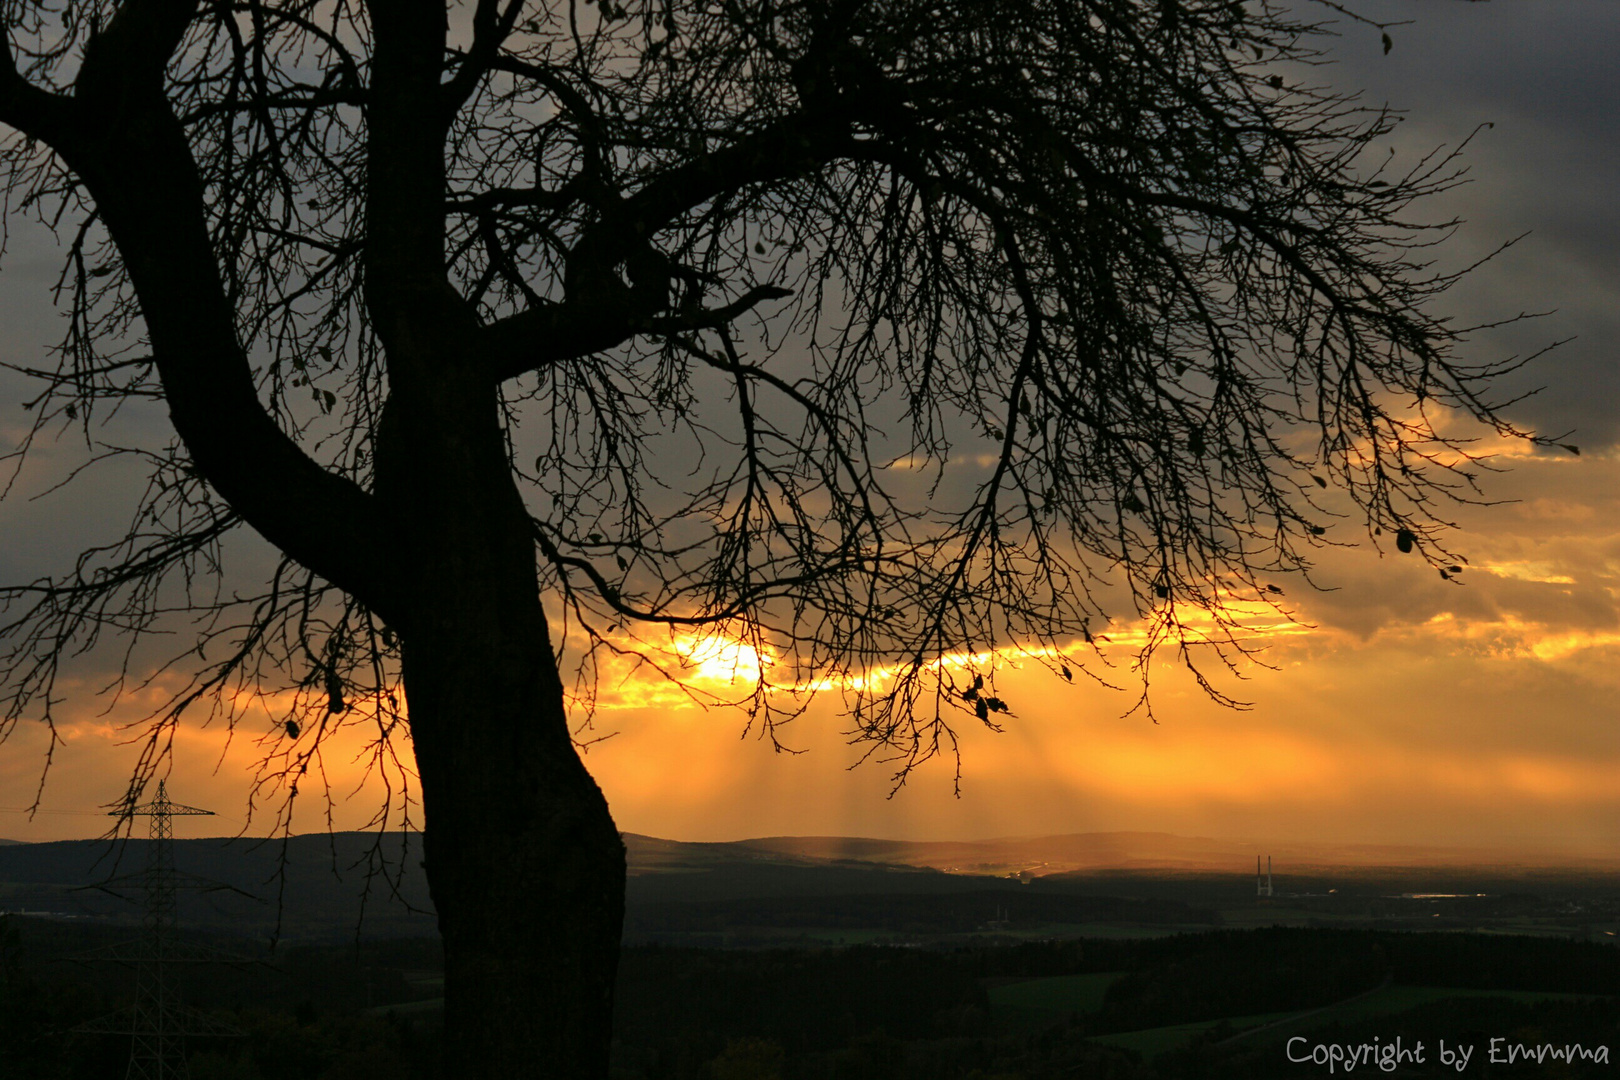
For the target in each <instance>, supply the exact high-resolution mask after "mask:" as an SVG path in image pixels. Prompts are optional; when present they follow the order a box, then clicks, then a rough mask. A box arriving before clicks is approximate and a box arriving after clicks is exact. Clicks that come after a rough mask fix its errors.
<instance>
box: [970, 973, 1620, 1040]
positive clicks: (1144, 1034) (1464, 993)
mask: <svg viewBox="0 0 1620 1080" xmlns="http://www.w3.org/2000/svg"><path fill="white" fill-rule="evenodd" d="M1097 977H1098V976H1085V975H1081V976H1075V978H1081V979H1084V978H1097ZM1109 978H1110V979H1113V978H1118V976H1117V975H1116V976H1109ZM1060 981H1063V980H1059V979H1037V980H1034V982H1036V983H1041V982H1060ZM1025 985H1030V984H1025V983H1019V984H1016V985H1014V986H1006V987H999V988H998V989H1000V990H1016V989H1020V988H1021V987H1023V986H1025ZM1105 986H1106V984H1105ZM1097 993H1098V1000H1099V1002H1100V1001H1101V994H1102V991H1101V990H1098V992H1097ZM1594 996H1596V995H1592V994H1563V993H1554V992H1552V991H1542V990H1469V989H1459V988H1456V987H1449V986H1387V987H1384V988H1382V989H1379V990H1375V991H1373V992H1372V993H1370V994H1367V995H1365V996H1362V997H1356V998H1353V999H1350V1000H1348V1001H1345V1002H1343V1003H1341V1004H1338V1005H1329V1006H1327V1007H1326V1008H1322V1009H1315V1010H1306V1011H1304V1012H1279V1013H1256V1014H1254V1015H1250V1016H1231V1017H1224V1018H1222V1019H1217V1020H1203V1021H1199V1022H1198V1023H1193V1024H1174V1025H1171V1026H1169V1027H1159V1028H1147V1029H1144V1030H1141V1031H1124V1032H1120V1033H1118V1034H1115V1035H1099V1036H1097V1037H1096V1039H1095V1040H1094V1041H1096V1042H1101V1043H1107V1044H1109V1045H1110V1046H1119V1047H1123V1048H1124V1049H1127V1050H1135V1051H1136V1052H1137V1053H1139V1054H1141V1055H1142V1056H1143V1057H1144V1058H1147V1059H1151V1058H1152V1057H1153V1056H1154V1055H1155V1054H1162V1053H1164V1052H1165V1051H1167V1050H1173V1049H1175V1048H1176V1047H1177V1046H1180V1045H1182V1044H1183V1043H1185V1042H1187V1041H1188V1040H1190V1039H1194V1038H1196V1037H1197V1036H1199V1035H1201V1034H1203V1033H1204V1032H1206V1031H1208V1030H1209V1029H1210V1028H1212V1027H1215V1026H1216V1025H1217V1024H1220V1023H1222V1022H1223V1021H1224V1022H1225V1023H1227V1024H1230V1025H1231V1027H1232V1028H1233V1029H1234V1031H1236V1032H1239V1033H1241V1032H1242V1031H1245V1030H1248V1029H1252V1028H1257V1027H1261V1026H1264V1025H1267V1024H1276V1025H1277V1026H1276V1027H1275V1028H1273V1029H1272V1030H1271V1032H1269V1033H1268V1035H1267V1037H1272V1036H1276V1037H1281V1036H1285V1035H1288V1034H1292V1033H1295V1032H1299V1031H1305V1030H1309V1029H1310V1028H1313V1027H1317V1026H1320V1025H1322V1024H1334V1023H1343V1022H1345V1021H1357V1020H1368V1019H1372V1018H1373V1017H1378V1016H1388V1015H1390V1014H1393V1013H1399V1012H1405V1011H1406V1010H1408V1009H1413V1008H1417V1007H1418V1006H1420V1005H1427V1004H1428V1003H1430V1002H1432V1001H1441V1000H1444V999H1445V998H1456V997H1497V998H1507V999H1509V1000H1511V1001H1524V1002H1537V1001H1590V1000H1592V998H1593V997H1594ZM991 1001H992V1002H994V1001H995V991H992V992H991ZM998 1015H999V1010H998ZM1053 1015H1054V1018H1055V1017H1056V1015H1057V1014H1053ZM1291 1017H1292V1018H1294V1019H1293V1020H1292V1021H1290V1018H1291ZM1278 1021H1284V1022H1283V1023H1278Z"/></svg>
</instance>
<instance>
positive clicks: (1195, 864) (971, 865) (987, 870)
mask: <svg viewBox="0 0 1620 1080" xmlns="http://www.w3.org/2000/svg"><path fill="white" fill-rule="evenodd" d="M625 843H626V844H627V846H628V847H629V849H630V864H631V872H632V873H637V872H640V873H658V872H661V871H675V870H686V871H691V870H696V869H702V868H705V867H708V866H712V865H719V864H722V863H738V862H747V861H748V860H750V859H753V860H763V861H775V862H780V863H784V864H792V863H795V862H798V863H802V864H806V865H809V864H822V865H828V864H830V865H842V866H870V865H884V866H890V867H911V868H915V869H923V868H927V869H933V870H939V871H944V872H946V873H952V874H976V875H990V876H998V877H1005V876H1008V875H1011V874H1017V873H1021V872H1022V873H1024V874H1025V875H1026V876H1033V877H1046V876H1050V875H1054V874H1065V873H1074V872H1080V871H1099V870H1172V871H1211V872H1220V873H1232V872H1242V871H1243V869H1244V868H1245V867H1247V866H1252V865H1253V863H1254V860H1255V858H1256V856H1262V857H1263V856H1268V855H1269V856H1271V858H1272V860H1273V863H1274V865H1276V866H1277V867H1278V868H1279V869H1281V868H1283V867H1285V866H1286V867H1288V868H1290V869H1294V870H1299V869H1305V868H1310V869H1329V868H1349V867H1414V868H1416V867H1453V868H1456V867H1470V868H1483V867H1490V868H1495V869H1515V868H1518V869H1524V868H1538V867H1539V868H1560V869H1590V870H1605V871H1610V872H1613V871H1620V854H1617V856H1616V857H1614V858H1610V859H1600V860H1594V859H1590V858H1584V857H1582V856H1580V855H1578V854H1575V853H1572V852H1566V851H1559V850H1556V849H1548V850H1544V851H1538V852H1536V853H1534V854H1525V853H1522V852H1515V853H1503V852H1499V851H1493V850H1491V849H1487V848H1466V847H1439V846H1419V845H1398V844H1333V843H1318V844H1310V843H1299V842H1291V843H1285V842H1265V841H1234V840H1216V839H1212V838H1209V837H1202V836H1177V835H1174V834H1171V833H1160V832H1107V833H1071V834H1068V835H1064V836H1021V837H1004V838H1000V839H993V840H968V841H917V840H876V839H870V838H866V837H851V836H772V837H762V838H759V839H754V840H735V841H731V842H726V843H707V844H702V843H682V842H679V841H673V840H657V839H654V838H652V837H642V836H635V835H634V834H628V833H627V834H626V835H625Z"/></svg>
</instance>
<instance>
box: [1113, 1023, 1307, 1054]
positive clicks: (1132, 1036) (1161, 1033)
mask: <svg viewBox="0 0 1620 1080" xmlns="http://www.w3.org/2000/svg"><path fill="white" fill-rule="evenodd" d="M1293 1015H1295V1014H1294V1013H1286V1012H1280V1013H1255V1014H1254V1015H1252V1016H1230V1017H1222V1018H1221V1019H1219V1020H1201V1021H1199V1022H1198V1023H1196V1024H1172V1025H1171V1026H1169V1027H1159V1028H1147V1029H1145V1030H1143V1031H1122V1032H1120V1033H1119V1034H1117V1035H1098V1036H1097V1037H1096V1038H1095V1039H1094V1040H1093V1041H1094V1042H1100V1043H1107V1044H1108V1045H1109V1046H1118V1047H1122V1048H1124V1049H1126V1050H1135V1051H1136V1052H1137V1053H1139V1054H1141V1055H1142V1057H1143V1058H1145V1059H1148V1060H1151V1059H1152V1058H1153V1056H1154V1055H1155V1054H1162V1053H1164V1052H1165V1051H1166V1050H1174V1049H1175V1048H1176V1047H1178V1046H1180V1045H1181V1044H1182V1043H1184V1042H1186V1041H1188V1040H1189V1039H1193V1038H1196V1037H1197V1036H1199V1035H1202V1034H1203V1033H1204V1032H1206V1031H1208V1030H1209V1029H1210V1028H1212V1027H1215V1026H1216V1025H1217V1024H1220V1023H1222V1022H1225V1023H1228V1024H1231V1025H1232V1027H1234V1028H1237V1029H1240V1030H1241V1029H1243V1028H1252V1027H1259V1026H1261V1025H1262V1024H1270V1023H1273V1022H1274V1021H1277V1020H1285V1019H1287V1018H1288V1017H1290V1016H1293ZM1324 1015H1325V1014H1324Z"/></svg>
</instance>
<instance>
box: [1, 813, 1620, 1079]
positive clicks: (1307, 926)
mask: <svg viewBox="0 0 1620 1080" xmlns="http://www.w3.org/2000/svg"><path fill="white" fill-rule="evenodd" d="M627 840H628V841H629V843H630V855H631V873H632V877H631V880H630V887H629V891H628V897H627V900H628V904H627V913H626V925H625V943H626V948H625V952H624V957H623V962H622V965H621V971H620V980H619V1006H618V1014H617V1040H616V1044H615V1048H614V1069H615V1076H616V1077H617V1078H618V1080H773V1078H774V1080H936V1078H937V1080H1058V1078H1075V1077H1085V1078H1105V1080H1106V1078H1129V1080H1182V1078H1185V1080H1195V1078H1211V1080H1224V1078H1232V1080H1238V1078H1247V1077H1262V1078H1263V1077H1272V1076H1287V1077H1293V1076H1298V1077H1306V1076H1321V1077H1327V1078H1329V1080H1340V1078H1343V1077H1346V1076H1351V1077H1353V1076H1354V1075H1356V1070H1357V1069H1359V1070H1360V1073H1359V1075H1361V1076H1370V1075H1379V1076H1385V1075H1396V1076H1410V1077H1418V1076H1451V1077H1455V1076H1459V1075H1460V1076H1465V1077H1469V1076H1477V1077H1516V1076H1523V1077H1538V1078H1548V1080H1552V1078H1558V1077H1573V1076H1602V1077H1620V1064H1616V1063H1615V1061H1614V1060H1613V1059H1614V1058H1615V1056H1616V1054H1617V1053H1620V947H1616V942H1617V941H1620V936H1617V935H1620V874H1617V873H1616V872H1615V868H1614V867H1610V866H1605V867H1595V868H1587V869H1583V870H1571V869H1568V868H1559V867H1556V866H1546V865H1523V864H1521V865H1501V864H1497V865H1493V866H1489V867H1484V868H1480V867H1473V866H1470V865H1468V864H1467V862H1466V857H1470V856H1469V855H1468V853H1463V854H1462V855H1459V856H1457V857H1455V858H1452V859H1451V860H1450V861H1449V862H1447V861H1445V860H1444V859H1439V858H1438V857H1437V858H1436V861H1435V862H1433V863H1432V864H1429V865H1426V866H1419V865H1411V864H1404V865H1403V864H1402V863H1400V862H1399V857H1405V856H1406V855H1409V854H1410V853H1409V852H1399V851H1395V852H1384V851H1382V850H1379V851H1358V852H1352V853H1351V854H1354V855H1356V856H1358V857H1360V858H1363V860H1364V861H1363V862H1362V863H1360V864H1359V865H1355V866H1345V865H1335V864H1332V863H1331V862H1326V861H1319V862H1317V863H1314V864H1312V863H1308V862H1306V861H1304V860H1305V855H1306V854H1308V853H1300V854H1299V855H1298V856H1297V857H1296V858H1295V859H1290V860H1289V862H1288V872H1287V873H1283V874H1278V875H1277V876H1276V878H1275V895H1273V896H1271V897H1267V898H1257V897H1256V895H1255V879H1254V877H1253V873H1252V870H1249V869H1247V867H1245V866H1244V865H1243V860H1245V859H1247V860H1251V861H1250V862H1249V864H1248V865H1250V866H1252V855H1251V854H1249V853H1247V852H1241V851H1240V852H1225V851H1220V852H1216V853H1215V856H1218V858H1216V857H1215V856H1211V855H1210V854H1209V853H1208V852H1207V851H1203V849H1201V848H1200V849H1196V850H1195V849H1194V848H1193V847H1191V846H1190V845H1193V842H1192V841H1183V840H1180V839H1178V838H1163V837H1158V836H1156V835H1153V834H1097V835H1083V836H1078V837H1069V838H1048V839H1047V840H1046V841H1042V842H1040V843H1039V844H1037V843H1036V842H1034V841H1016V842H1014V841H1008V842H996V843H994V844H990V843H980V844H971V845H921V844H912V845H899V844H895V843H893V842H887V841H862V840H849V839H845V838H830V839H829V838H778V839H774V840H761V841H746V842H738V843H734V844H679V843H675V842H672V841H660V840H653V839H650V838H646V837H627ZM175 849H176V850H175V856H176V861H177V862H178V863H179V868H180V871H181V873H182V874H185V875H192V876H189V877H187V878H186V879H185V883H186V884H188V885H198V886H201V887H198V888H189V887H188V888H185V889H182V895H181V902H180V921H181V924H182V927H183V928H184V930H183V934H184V936H185V937H186V938H187V939H188V940H189V941H192V942H196V943H206V944H211V945H212V946H214V947H215V948H217V949H219V950H222V951H225V952H229V953H232V954H235V955H236V956H237V957H239V962H238V963H236V964H234V965H232V964H204V965H184V966H182V967H181V968H180V969H178V970H176V982H177V983H178V984H179V986H180V988H181V989H182V991H183V994H184V997H185V999H186V1000H187V1001H189V1002H191V1003H192V1005H193V1007H195V1008H197V1009H198V1010H199V1011H201V1012H203V1013H205V1014H206V1016H207V1018H208V1020H209V1022H211V1023H219V1024H225V1025H228V1026H229V1027H230V1028H232V1029H234V1031H235V1032H236V1034H234V1035H232V1036H229V1037H216V1038H206V1039H195V1040H192V1041H191V1042H190V1043H189V1045H188V1050H189V1059H190V1072H191V1076H192V1078H193V1080H293V1078H297V1080H372V1078H375V1080H436V1077H437V1075H438V1071H437V1027H438V1017H439V1013H440V996H441V994H442V989H443V980H442V975H441V972H442V964H441V957H440V954H439V950H438V946H437V942H436V940H435V939H434V937H433V936H432V933H433V928H434V923H433V917H432V913H431V910H429V901H428V898H427V895H426V889H425V886H424V884H423V882H422V881H421V875H420V872H419V867H418V865H417V863H418V859H419V856H417V855H416V853H415V848H414V838H412V837H407V836H402V835H398V834H395V835H393V836H390V837H384V838H382V839H381V841H379V838H377V837H373V836H361V835H359V834H338V835H337V836H333V837H297V838H294V839H293V840H291V841H289V842H287V843H286V844H280V843H273V844H264V843H260V842H254V841H248V840H240V839H238V840H198V841H182V842H177V843H176V845H175ZM1042 853H1045V854H1047V855H1049V856H1050V857H1047V858H1040V859H1037V858H1035V856H1036V855H1039V854H1042ZM1144 853H1145V854H1144ZM1329 854H1332V853H1329ZM1423 854H1424V856H1425V857H1431V856H1435V854H1436V853H1433V852H1426V853H1423ZM1440 854H1444V853H1440ZM1386 855H1387V856H1389V857H1390V861H1388V862H1386V863H1378V862H1368V861H1365V860H1366V859H1367V858H1369V857H1371V856H1378V857H1381V858H1382V857H1385V856H1386ZM1149 861H1152V862H1154V863H1155V865H1143V863H1145V862H1149ZM1234 861H1236V862H1237V865H1235V866H1232V867H1231V868H1230V869H1225V870H1222V869H1219V868H1217V867H1212V866H1211V865H1209V864H1210V863H1212V862H1213V863H1218V864H1221V865H1225V864H1229V863H1232V862H1234ZM144 863H145V856H144V851H143V850H142V847H141V843H140V842H139V841H137V842H133V843H131V844H130V845H129V846H128V848H126V849H123V850H119V849H115V848H109V847H108V846H107V845H104V844H95V843H93V842H88V841H78V842H69V843H62V844H28V845H10V846H6V847H4V848H0V910H4V909H10V910H11V911H13V912H17V911H19V909H25V910H27V911H28V912H30V914H27V915H21V914H13V915H11V916H7V917H0V1080H117V1078H120V1077H122V1076H123V1075H124V1073H125V1063H126V1061H127V1059H128V1054H129V1040H128V1036H116V1035H105V1034H90V1033H87V1032H84V1031H83V1030H76V1029H84V1028H86V1027H94V1026H97V1023H96V1022H97V1021H98V1020H100V1019H103V1018H106V1017H108V1016H111V1015H113V1014H115V1013H116V1012H117V1010H119V1009H120V1008H123V1007H126V1006H128V1004H129V1003H130V1001H131V1000H132V997H133V993H134V978H133V973H132V972H130V971H129V970H128V969H126V968H123V967H120V966H118V965H116V964H111V963H106V962H95V961H93V960H92V959H90V957H91V956H93V954H94V953H95V951H96V950H97V949H105V948H106V947H108V946H109V945H111V944H113V943H116V942H119V941H127V940H129V939H130V938H131V937H132V936H134V935H136V934H138V933H139V928H140V904H139V901H140V899H141V889H140V887H139V880H138V878H137V879H136V880H134V881H125V882H124V883H123V884H122V885H119V886H116V887H114V888H113V889H112V890H111V891H105V890H102V889H97V888H93V887H87V886H92V885H94V884H95V883H96V882H105V881H106V880H107V879H108V878H113V877H118V876H121V875H126V874H129V873H130V872H131V870H138V868H139V867H141V866H143V865H144ZM209 882H213V883H217V884H221V885H225V886H229V887H228V888H224V889H218V888H214V887H212V886H211V885H209V884H208V883H209ZM272 941H274V942H275V944H274V947H271V944H270V943H271V942H272ZM75 958H79V959H77V960H76V959H75ZM100 1026H102V1027H106V1026H109V1025H107V1024H105V1023H102V1024H101V1025H100ZM112 1026H116V1025H112ZM1351 1066H1353V1068H1352V1067H1351Z"/></svg>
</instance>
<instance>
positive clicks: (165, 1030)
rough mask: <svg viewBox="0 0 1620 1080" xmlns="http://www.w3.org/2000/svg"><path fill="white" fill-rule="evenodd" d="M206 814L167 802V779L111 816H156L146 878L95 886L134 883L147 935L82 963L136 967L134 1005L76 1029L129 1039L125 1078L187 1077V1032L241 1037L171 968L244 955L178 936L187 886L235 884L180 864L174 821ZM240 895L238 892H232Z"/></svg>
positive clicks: (114, 887)
mask: <svg viewBox="0 0 1620 1080" xmlns="http://www.w3.org/2000/svg"><path fill="white" fill-rule="evenodd" d="M212 814H213V811H212V810H200V809H198V808H197V807H195V806H184V805H181V804H180V803H173V802H170V801H169V794H168V791H167V789H166V788H165V785H164V782H163V781H162V780H159V781H158V788H157V797H156V798H154V799H153V800H152V801H151V802H149V803H144V804H142V805H138V806H137V805H134V804H133V802H131V804H130V805H127V806H125V807H123V808H122V809H118V810H113V811H110V812H109V816H111V817H121V818H126V819H127V818H133V817H149V818H151V828H150V832H149V837H150V839H149V842H148V844H147V848H146V869H145V870H144V871H143V872H142V873H140V874H132V875H127V876H124V877H118V878H113V879H112V880H110V881H105V882H102V883H101V884H100V885H98V886H96V887H97V888H100V889H103V890H106V891H108V892H113V893H116V892H118V891H119V889H120V888H122V887H130V886H133V888H134V891H135V892H137V893H139V894H140V895H141V897H142V900H143V904H144V915H143V918H142V930H143V933H142V935H141V937H140V939H139V940H137V941H132V942H119V943H117V944H115V945H112V946H109V947H107V948H103V949H96V950H92V951H91V952H89V953H85V954H82V955H81V956H80V957H78V959H81V960H110V961H114V962H117V963H122V964H127V965H130V966H132V967H133V968H134V969H135V1003H134V1004H133V1005H132V1006H130V1007H129V1008H127V1009H123V1010H120V1011H119V1012H117V1013H114V1014H113V1015H112V1016H108V1017H105V1018H103V1019H101V1020H96V1021H92V1022H91V1023H89V1024H85V1025H82V1026H80V1027H78V1028H76V1029H75V1030H76V1031H79V1032H83V1033H85V1034H101V1035H128V1036H129V1037H130V1051H129V1070H128V1072H126V1073H125V1074H124V1075H125V1077H126V1080H186V1077H187V1076H188V1075H189V1074H188V1072H187V1070H186V1058H185V1039H186V1037H187V1036H188V1035H216V1036H217V1035H240V1034H242V1033H241V1032H240V1031H238V1030H237V1029H236V1028H233V1027H231V1026H230V1025H228V1024H222V1023H220V1022H219V1021H217V1020H215V1019H213V1018H212V1017H210V1016H208V1015H207V1014H205V1013H201V1012H198V1011H196V1010H195V1009H190V1008H187V1007H186V1006H185V1005H184V1004H182V1003H181V1001H180V997H179V993H178V990H177V988H176V987H175V985H174V983H173V979H172V976H171V974H170V969H171V968H172V967H173V966H174V965H176V964H197V963H205V964H207V963H242V962H246V961H245V958H242V957H236V956H230V955H227V954H225V953H223V952H220V951H219V950H216V949H212V948H209V947H207V946H203V945H197V944H191V943H185V942H181V941H180V940H178V939H177V937H176V936H175V924H176V922H177V916H178V902H177V897H178V894H179V891H180V889H182V888H207V889H222V888H230V887H229V886H224V885H220V884H218V883H216V882H210V881H206V880H204V879H201V878H195V877H192V876H191V875H189V874H185V875H182V874H181V873H180V872H179V871H177V870H176V869H175V866H174V825H173V822H172V819H173V818H175V817H192V816H211V815H212ZM232 891H238V890H232Z"/></svg>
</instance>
